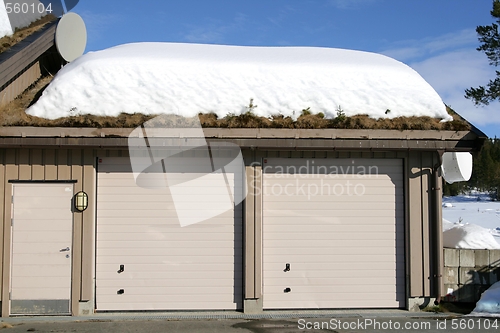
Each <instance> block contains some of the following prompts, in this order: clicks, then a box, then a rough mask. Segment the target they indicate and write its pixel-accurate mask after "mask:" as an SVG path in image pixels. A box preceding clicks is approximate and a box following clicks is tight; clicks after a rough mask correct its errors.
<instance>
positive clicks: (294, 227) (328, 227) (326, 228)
mask: <svg viewBox="0 0 500 333" xmlns="http://www.w3.org/2000/svg"><path fill="white" fill-rule="evenodd" d="M275 219H276V220H278V219H283V221H280V224H281V223H283V224H286V222H287V219H286V218H280V217H276V218H275ZM351 220H352V224H351V223H343V224H332V223H328V224H310V223H307V224H306V223H304V222H309V221H304V219H301V220H299V221H296V223H294V224H291V223H290V224H288V230H290V234H299V235H300V234H305V235H306V234H307V233H311V232H313V233H314V235H316V237H318V235H317V233H323V232H331V231H332V228H334V230H335V231H336V232H352V231H358V230H359V229H361V228H362V229H363V230H364V231H366V232H379V233H380V232H382V233H385V232H391V231H393V232H395V227H394V226H393V225H387V224H375V225H374V224H370V225H368V226H367V225H366V224H361V225H360V222H359V221H358V220H357V219H351ZM344 222H345V221H344ZM356 222H357V224H355V223H356ZM266 231H267V232H266V237H267V238H269V237H273V236H272V235H273V234H274V233H278V234H279V233H280V232H281V227H280V226H279V225H271V226H268V227H267V228H266ZM292 237H293V236H292ZM306 237H307V236H306ZM321 237H324V238H325V239H329V238H330V237H329V236H328V235H324V236H321Z"/></svg>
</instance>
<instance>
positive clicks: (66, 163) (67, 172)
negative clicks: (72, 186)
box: [57, 149, 71, 180]
mask: <svg viewBox="0 0 500 333" xmlns="http://www.w3.org/2000/svg"><path fill="white" fill-rule="evenodd" d="M70 165H71V163H70V155H69V153H68V150H67V149H58V150H57V179H58V180H70V179H71V167H70Z"/></svg>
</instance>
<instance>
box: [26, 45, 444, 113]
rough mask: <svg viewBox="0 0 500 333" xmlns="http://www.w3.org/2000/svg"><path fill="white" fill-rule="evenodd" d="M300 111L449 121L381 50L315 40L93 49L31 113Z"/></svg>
mask: <svg viewBox="0 0 500 333" xmlns="http://www.w3.org/2000/svg"><path fill="white" fill-rule="evenodd" d="M251 99H253V105H256V106H257V107H255V108H252V112H253V113H254V114H256V115H258V116H271V115H276V114H282V115H284V116H291V117H293V118H296V117H297V116H299V115H300V112H301V110H303V109H306V108H311V112H312V113H319V112H323V113H324V114H325V115H326V116H327V117H331V118H334V117H336V116H337V110H338V109H339V108H341V109H342V110H343V112H344V113H345V115H347V116H353V115H356V114H367V115H369V116H370V117H373V118H387V117H388V118H394V117H399V116H430V117H433V118H439V119H446V120H451V117H450V116H449V115H448V113H447V111H446V107H445V105H444V103H443V101H442V100H441V98H440V97H439V95H438V94H437V93H436V91H435V90H434V89H433V88H432V87H431V86H430V85H429V84H428V83H427V82H426V81H425V80H424V79H423V78H422V77H421V76H420V75H419V74H418V73H417V72H416V71H414V70H413V69H411V68H410V67H408V66H407V65H405V64H403V63H401V62H398V61H396V60H394V59H392V58H389V57H386V56H384V55H380V54H375V53H368V52H361V51H352V50H342V49H331V48H316V47H243V46H223V45H201V44H178V43H135V44H126V45H121V46H117V47H113V48H110V49H106V50H103V51H98V52H90V53H87V54H85V55H84V56H82V57H80V58H78V59H77V60H75V61H74V62H72V63H70V64H68V65H66V66H65V67H64V68H63V69H62V70H61V71H59V73H58V74H57V75H56V77H55V78H54V80H53V81H52V83H51V84H50V85H49V86H48V88H47V89H46V90H45V91H44V93H43V95H42V97H41V98H40V100H39V101H38V102H37V103H35V104H34V105H33V106H31V107H30V108H29V109H28V110H27V113H28V114H31V115H34V116H39V117H44V118H49V119H55V118H59V117H67V116H71V115H79V114H94V115H105V116H117V115H119V114H120V113H122V112H125V113H143V114H150V115H152V114H176V115H181V116H186V117H192V116H195V115H197V114H198V113H200V112H201V113H210V112H214V113H216V114H217V115H218V116H219V117H224V116H226V115H227V114H230V113H232V114H240V113H243V112H246V111H248V106H249V104H250V100H251Z"/></svg>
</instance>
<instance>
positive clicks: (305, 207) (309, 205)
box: [266, 197, 396, 216]
mask: <svg viewBox="0 0 500 333" xmlns="http://www.w3.org/2000/svg"><path fill="white" fill-rule="evenodd" d="M292 202H293V207H294V209H293V211H292V214H293V213H295V212H301V213H302V214H307V213H305V212H307V211H309V210H313V211H317V210H322V211H325V214H329V215H330V216H334V214H335V211H337V210H340V209H342V210H351V211H353V210H359V209H360V208H361V207H360V204H362V205H363V207H362V209H365V210H369V211H387V210H396V203H394V202H362V200H361V199H355V200H353V201H351V202H338V201H332V202H329V203H325V202H317V201H316V200H314V197H311V198H310V200H309V201H308V200H306V201H296V200H290V201H289V202H273V201H269V202H267V204H266V209H269V210H289V208H290V204H291V203H292Z"/></svg>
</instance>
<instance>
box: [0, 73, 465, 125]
mask: <svg viewBox="0 0 500 333" xmlns="http://www.w3.org/2000/svg"><path fill="white" fill-rule="evenodd" d="M51 80H52V77H50V76H48V77H44V78H42V79H40V80H38V81H37V82H36V83H35V84H33V85H32V86H31V87H29V88H28V89H27V90H26V91H25V92H23V94H21V95H20V96H19V97H18V98H16V99H15V100H14V101H12V102H10V103H9V104H7V105H6V106H3V107H0V126H37V127H93V128H135V127H137V126H140V125H142V124H143V123H144V122H146V121H148V120H151V119H153V118H155V120H154V122H156V123H157V126H161V127H169V126H173V127H195V126H196V125H197V124H198V119H199V121H200V122H201V125H202V127H205V128H288V129H294V128H296V129H322V128H338V129H390V130H401V131H402V130H445V131H466V130H470V125H469V124H468V123H467V122H466V121H464V120H463V119H462V118H461V117H460V116H459V115H457V114H456V113H455V112H453V110H451V109H449V108H448V112H449V113H450V114H451V115H452V116H453V118H454V120H453V121H448V122H440V120H439V119H436V118H431V117H398V118H393V119H388V118H382V119H373V118H370V117H368V116H367V115H358V116H352V117H347V116H345V115H342V114H340V115H339V116H338V117H336V118H333V119H328V118H324V116H323V115H322V114H312V113H311V112H310V110H308V109H307V110H303V111H302V114H301V115H300V116H299V117H298V118H297V120H293V119H292V118H291V117H285V116H283V115H275V116H273V117H270V118H266V117H259V116H257V115H255V114H253V113H251V112H247V113H244V114H241V115H228V116H226V117H224V118H218V117H217V115H216V114H215V113H210V114H199V115H198V117H197V118H184V117H180V116H168V117H155V116H151V115H144V114H140V113H134V114H126V113H122V114H120V115H119V116H117V117H109V116H94V115H78V116H70V117H64V118H58V119H54V120H49V119H44V118H39V117H34V116H30V115H28V114H26V112H25V110H26V109H27V108H28V107H29V106H30V105H31V104H33V103H34V102H35V101H36V100H38V98H39V97H40V95H41V94H42V92H43V90H44V89H45V87H46V86H47V85H48V84H49V83H50V81H51Z"/></svg>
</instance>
